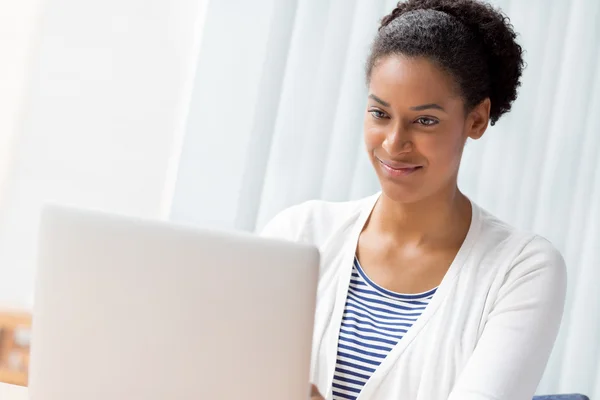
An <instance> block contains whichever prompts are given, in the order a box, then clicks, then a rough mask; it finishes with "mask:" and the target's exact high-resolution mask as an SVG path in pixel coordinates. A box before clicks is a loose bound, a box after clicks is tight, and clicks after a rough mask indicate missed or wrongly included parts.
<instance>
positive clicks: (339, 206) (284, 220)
mask: <svg viewBox="0 0 600 400" xmlns="http://www.w3.org/2000/svg"><path fill="white" fill-rule="evenodd" d="M372 199H373V197H372V196H370V197H367V198H363V199H360V200H353V201H343V202H337V201H325V200H309V201H306V202H303V203H300V204H297V205H294V206H292V207H289V208H286V209H284V210H283V211H281V212H279V213H278V214H276V215H275V217H273V219H271V220H270V221H269V222H268V223H267V225H266V226H265V227H264V228H263V229H262V231H261V236H264V237H270V238H277V239H284V240H291V241H295V242H305V243H311V244H315V245H319V244H320V243H321V242H322V241H323V240H325V238H327V237H329V236H330V235H331V233H333V232H334V231H336V230H338V229H339V228H340V227H341V226H344V225H348V224H350V223H351V222H352V221H354V220H356V218H357V216H358V215H359V214H361V212H363V211H365V209H366V208H368V207H370V204H371V203H372Z"/></svg>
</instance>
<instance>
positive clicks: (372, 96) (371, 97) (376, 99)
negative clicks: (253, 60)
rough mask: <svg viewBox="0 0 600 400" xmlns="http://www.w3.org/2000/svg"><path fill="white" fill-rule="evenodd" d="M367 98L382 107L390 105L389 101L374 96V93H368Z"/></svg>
mask: <svg viewBox="0 0 600 400" xmlns="http://www.w3.org/2000/svg"><path fill="white" fill-rule="evenodd" d="M369 98H370V99H373V100H375V101H376V102H378V103H379V104H381V105H382V106H384V107H389V106H390V103H388V102H387V101H383V100H381V99H380V98H379V97H377V96H375V95H374V94H370V95H369Z"/></svg>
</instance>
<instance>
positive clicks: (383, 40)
mask: <svg viewBox="0 0 600 400" xmlns="http://www.w3.org/2000/svg"><path fill="white" fill-rule="evenodd" d="M515 37H516V35H515V33H514V31H513V29H512V26H511V25H510V24H509V22H508V18H507V17H505V16H504V15H503V14H502V13H501V12H500V11H498V10H495V9H494V8H492V7H491V6H490V5H488V4H486V3H483V2H479V1H477V0H408V1H405V2H400V3H399V4H398V6H397V7H396V8H395V9H394V10H393V11H392V13H390V14H389V15H388V16H386V17H385V18H383V20H382V23H381V27H380V29H379V32H378V34H377V35H376V37H375V40H374V43H373V46H372V51H371V54H370V56H369V58H368V61H367V68H366V74H367V84H368V101H367V107H366V112H365V115H364V140H365V144H366V150H367V154H368V156H369V158H370V160H371V163H372V164H373V167H374V169H375V172H376V174H377V176H378V178H379V183H380V185H381V189H382V190H381V193H377V194H376V195H374V196H372V197H369V198H367V199H364V200H359V201H356V202H349V203H331V202H322V201H313V202H308V203H304V204H301V205H299V206H295V207H292V208H289V209H287V210H285V211H283V212H282V213H280V214H279V215H278V216H276V217H275V218H274V219H273V220H272V221H271V223H270V224H268V225H267V227H266V228H265V231H264V234H265V235H267V236H273V237H279V238H283V239H288V240H295V241H305V242H308V243H311V244H314V245H317V246H318V247H319V248H320V250H321V254H322V271H321V280H320V282H319V291H318V303H317V313H316V321H315V335H314V338H315V341H314V346H313V354H312V357H313V362H312V367H313V368H312V381H313V383H314V384H315V385H316V388H313V389H318V391H319V392H320V393H322V394H324V395H325V398H328V399H331V398H333V399H335V400H338V399H339V400H342V399H351V400H353V399H356V398H360V399H361V400H362V399H392V398H394V399H416V400H529V399H531V397H532V396H533V394H534V392H535V389H536V387H537V384H538V382H539V380H540V378H541V376H542V373H543V371H544V368H545V365H546V362H547V360H548V357H549V355H550V351H551V349H552V346H553V343H554V340H555V338H556V335H557V331H558V328H559V325H560V322H561V316H562V310H563V305H564V296H565V284H566V277H565V264H564V261H563V259H562V256H561V255H560V254H559V252H558V251H557V250H556V249H555V248H554V247H553V246H552V245H551V244H550V243H549V242H548V241H546V240H545V239H543V238H542V237H540V236H537V235H535V234H531V233H527V232H522V231H520V230H518V229H515V228H513V227H512V226H510V225H508V224H506V223H504V222H502V221H500V220H498V219H497V218H495V217H494V216H492V215H491V214H489V213H488V212H486V211H485V210H483V209H482V208H480V207H479V206H477V205H476V204H475V203H474V202H472V201H471V200H470V199H469V198H468V197H467V196H466V195H465V194H463V193H462V192H461V191H460V190H459V188H458V184H457V181H458V172H459V167H460V164H461V159H462V155H463V149H464V146H465V144H466V142H467V140H469V139H472V140H476V139H479V138H481V137H482V136H483V135H484V133H485V132H486V129H487V127H488V125H489V124H490V123H492V124H494V123H495V122H496V121H498V119H499V118H500V117H501V116H502V115H503V114H504V113H506V112H507V111H509V110H510V108H511V105H512V102H513V101H514V100H515V98H516V94H517V88H518V86H519V84H520V77H521V71H522V68H523V59H522V50H521V47H520V45H519V44H518V43H516V41H515ZM319 396H320V395H319V394H318V393H317V390H313V397H314V398H320V397H319Z"/></svg>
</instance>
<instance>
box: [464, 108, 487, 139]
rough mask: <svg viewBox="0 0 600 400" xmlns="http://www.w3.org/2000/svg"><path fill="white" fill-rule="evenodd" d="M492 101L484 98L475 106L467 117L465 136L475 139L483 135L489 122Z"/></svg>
mask: <svg viewBox="0 0 600 400" xmlns="http://www.w3.org/2000/svg"><path fill="white" fill-rule="evenodd" d="M491 106H492V102H491V101H490V99H489V98H486V99H485V100H483V101H482V102H481V103H479V104H478V105H476V106H475V108H473V110H471V112H470V113H469V116H468V117H467V132H466V133H467V137H470V138H471V139H473V140H477V139H479V138H481V137H482V136H483V134H484V133H485V130H486V129H487V127H488V124H489V122H490V108H491Z"/></svg>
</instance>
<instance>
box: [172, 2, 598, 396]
mask: <svg viewBox="0 0 600 400" xmlns="http://www.w3.org/2000/svg"><path fill="white" fill-rule="evenodd" d="M394 3H395V1H392V0H255V1H253V2H246V1H241V0H218V1H212V2H211V3H210V4H209V8H208V12H207V19H206V26H205V31H204V36H203V43H202V46H201V51H200V58H199V61H198V69H197V74H196V80H195V83H194V89H193V93H192V101H191V104H190V108H189V113H188V114H189V115H188V119H187V127H186V135H185V139H184V144H183V148H182V154H181V159H180V164H179V171H178V180H177V184H176V187H175V191H174V197H173V202H172V210H171V218H172V219H174V220H179V221H186V222H194V223H196V224H200V225H204V226H216V227H220V228H236V229H244V230H254V229H257V228H260V227H261V226H262V225H263V224H264V223H265V222H266V221H267V220H268V219H269V218H271V217H272V216H273V215H274V214H275V213H276V212H278V211H279V210H281V209H283V208H285V207H287V206H290V205H292V204H296V203H299V202H301V201H304V200H307V199H314V198H321V199H328V200H347V199H353V198H359V197H362V196H365V195H368V194H370V193H373V192H374V191H375V190H377V189H378V184H377V181H376V179H375V177H374V174H373V173H372V171H371V167H370V165H369V163H368V161H367V158H366V157H365V153H364V150H363V144H362V118H363V114H364V105H365V101H366V87H365V84H364V75H363V66H364V61H365V57H366V54H367V52H368V47H369V44H370V41H371V39H372V37H373V35H374V33H375V31H376V28H377V25H378V20H379V18H380V17H381V16H383V15H384V14H386V13H387V12H389V11H390V10H391V9H392V8H393V6H394ZM493 3H494V4H496V5H498V6H500V7H501V8H502V9H503V10H504V11H505V12H506V13H507V14H508V15H509V16H510V17H511V19H512V22H513V24H514V25H515V29H516V30H517V31H518V32H520V37H519V41H520V42H521V44H522V45H523V47H524V48H525V49H526V54H525V58H526V62H527V64H528V66H527V69H526V71H525V74H524V76H523V86H522V88H521V90H520V95H519V99H518V100H517V102H516V103H515V104H514V106H513V111H512V112H511V113H510V114H508V115H506V116H505V117H503V118H502V120H501V121H500V122H499V123H498V125H497V126H495V127H493V128H490V129H489V131H488V132H487V134H486V135H485V137H484V138H483V139H482V140H480V141H477V142H470V143H469V144H468V145H467V149H466V152H465V156H464V160H463V165H462V170H461V175H460V186H461V188H462V190H463V191H464V192H465V193H466V194H467V195H468V196H470V197H471V198H472V199H473V200H475V201H476V202H477V203H478V204H480V205H481V206H483V207H484V208H486V209H488V210H489V211H491V212H492V213H494V214H496V215H497V216H499V217H500V218H502V219H504V220H506V221H508V222H510V223H512V224H514V225H516V226H518V227H521V228H524V229H528V230H533V231H535V232H538V233H540V234H542V235H544V236H546V237H547V238H549V239H550V240H551V241H552V242H553V243H554V244H555V245H556V246H558V247H559V249H560V250H561V251H562V253H563V254H564V256H565V258H566V261H567V264H568V269H569V291H568V299H567V305H566V313H565V317H564V321H563V326H562V330H561V332H560V336H559V338H558V340H557V344H556V347H555V351H554V353H553V355H552V358H551V360H550V363H549V365H548V368H547V371H546V374H545V376H544V379H543V381H542V383H541V385H540V388H539V392H540V393H558V392H560V393H565V392H582V393H585V394H587V395H589V396H591V397H592V398H595V397H598V396H600V368H599V367H600V365H599V361H600V291H598V290H596V288H595V284H596V283H597V282H600V245H599V244H598V243H600V121H599V118H598V117H599V116H600V1H598V0H573V1H566V0H527V1H523V0H496V1H493ZM557 312H558V310H557Z"/></svg>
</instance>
